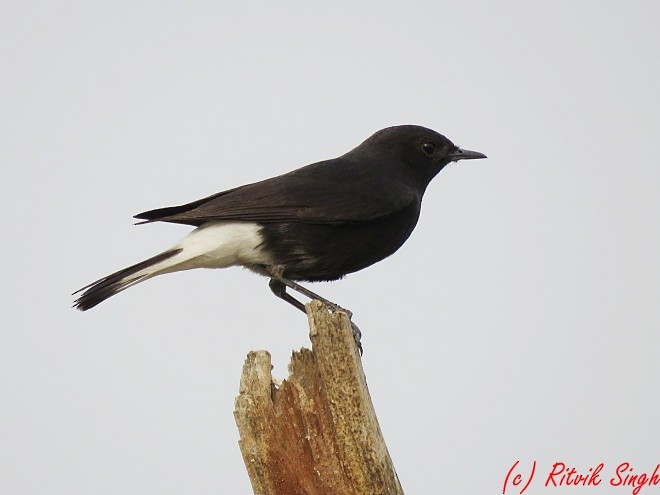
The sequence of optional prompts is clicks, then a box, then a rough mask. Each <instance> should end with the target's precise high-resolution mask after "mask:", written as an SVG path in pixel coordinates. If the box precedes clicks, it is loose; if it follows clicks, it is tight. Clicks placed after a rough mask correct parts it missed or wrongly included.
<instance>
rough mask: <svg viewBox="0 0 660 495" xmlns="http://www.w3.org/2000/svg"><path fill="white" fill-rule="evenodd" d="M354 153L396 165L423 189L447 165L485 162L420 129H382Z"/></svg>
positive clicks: (441, 136)
mask: <svg viewBox="0 0 660 495" xmlns="http://www.w3.org/2000/svg"><path fill="white" fill-rule="evenodd" d="M353 152H357V153H360V154H363V153H365V154H367V155H368V156H369V158H370V159H371V160H377V161H379V162H380V163H382V164H392V165H394V166H395V167H396V168H397V170H400V171H401V172H403V173H404V175H405V176H406V177H410V178H411V179H414V180H415V181H416V182H418V183H419V184H420V185H422V186H423V187H424V188H425V187H426V186H427V185H428V183H429V182H431V179H433V177H435V176H436V175H437V174H438V172H440V170H442V169H443V168H444V167H445V165H447V164H448V163H451V162H456V161H458V160H476V159H479V158H486V155H484V154H483V153H479V152H478V151H470V150H465V149H462V148H459V147H458V146H456V145H455V144H454V143H452V142H451V141H450V140H449V139H447V138H446V137H445V136H443V135H442V134H439V133H437V132H435V131H433V130H431V129H427V128H425V127H421V126H417V125H400V126H394V127H387V128H385V129H382V130H380V131H378V132H376V133H375V134H374V135H373V136H371V137H370V138H369V139H367V140H366V141H364V142H363V143H362V144H361V145H360V146H358V147H357V148H356V149H355V150H353Z"/></svg>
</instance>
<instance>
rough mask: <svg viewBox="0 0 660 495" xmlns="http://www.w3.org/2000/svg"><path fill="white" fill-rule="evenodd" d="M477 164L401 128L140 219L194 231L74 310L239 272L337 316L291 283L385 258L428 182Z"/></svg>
mask: <svg viewBox="0 0 660 495" xmlns="http://www.w3.org/2000/svg"><path fill="white" fill-rule="evenodd" d="M482 158H486V155H484V154H483V153H480V152H477V151H470V150H466V149H462V148H460V147H458V146H456V145H455V144H454V143H452V142H451V141H450V140H449V139H448V138H446V137H445V136H443V135H442V134H439V133H438V132H436V131H433V130H431V129H427V128H425V127H422V126H418V125H399V126H393V127H387V128H385V129H381V130H379V131H377V132H376V133H374V134H373V135H372V136H371V137H369V138H368V139H366V140H365V141H364V142H363V143H362V144H360V145H358V146H357V147H356V148H354V149H352V150H351V151H349V152H347V153H345V154H344V155H342V156H339V157H337V158H333V159H329V160H324V161H320V162H317V163H313V164H311V165H307V166H304V167H302V168H298V169H296V170H293V171H291V172H288V173H285V174H283V175H279V176H277V177H273V178H270V179H266V180H262V181H259V182H254V183H251V184H247V185H243V186H240V187H236V188H233V189H229V190H226V191H222V192H219V193H216V194H213V195H211V196H208V197H206V198H203V199H199V200H197V201H193V202H191V203H187V204H183V205H180V206H171V207H165V208H158V209H155V210H149V211H145V212H143V213H139V214H137V215H135V217H134V218H136V219H138V220H141V221H140V222H138V224H145V223H153V222H169V223H176V224H185V225H189V226H192V227H195V229H194V230H192V231H191V232H190V233H189V234H188V236H186V237H185V238H184V239H182V240H181V241H180V242H178V243H177V244H175V245H174V246H172V247H171V248H169V249H167V250H165V251H163V252H162V253H160V254H157V255H155V256H153V257H151V258H148V259H146V260H144V261H141V262H139V263H136V264H134V265H132V266H129V267H127V268H124V269H122V270H119V271H117V272H115V273H112V274H110V275H107V276H105V277H103V278H101V279H99V280H97V281H95V282H92V283H91V284H89V285H87V286H85V287H83V288H82V289H80V290H78V291H76V292H74V295H76V294H79V296H78V298H77V299H76V300H75V301H74V304H73V307H74V308H77V309H79V310H81V311H86V310H88V309H91V308H93V307H94V306H96V305H98V304H99V303H101V302H103V301H105V300H106V299H108V298H109V297H111V296H114V295H115V294H117V293H119V292H122V291H124V290H125V289H128V288H129V287H132V286H134V285H136V284H138V283H141V282H144V281H145V280H148V279H150V278H153V277H155V276H157V275H163V274H166V273H172V272H178V271H182V270H189V269H194V268H227V267H230V266H242V267H245V268H247V269H249V270H251V271H253V272H255V273H257V274H259V275H263V276H265V277H267V278H269V287H270V289H271V291H272V292H273V293H274V294H275V295H276V296H277V297H279V298H280V299H283V300H284V301H286V302H288V303H289V304H291V305H293V306H294V307H296V308H297V309H300V310H302V311H305V307H304V304H303V303H302V302H300V301H299V300H298V299H296V298H295V297H293V296H292V295H291V294H290V293H289V292H287V289H291V290H293V291H296V292H298V293H300V294H302V295H304V296H306V297H309V298H312V299H319V300H321V301H323V302H325V303H327V304H329V305H333V307H335V308H340V307H339V306H338V305H336V304H334V303H331V302H330V301H327V300H326V299H324V298H322V297H321V296H319V295H318V294H316V293H314V292H312V291H311V290H309V289H307V288H305V287H303V286H301V285H300V284H298V282H327V281H333V280H338V279H341V278H343V277H344V276H345V275H348V274H350V273H354V272H356V271H358V270H362V269H364V268H367V267H369V266H371V265H373V264H374V263H377V262H379V261H381V260H383V259H385V258H387V257H388V256H390V255H391V254H393V253H394V252H395V251H397V250H398V249H399V248H400V247H401V246H402V245H403V243H404V242H405V241H406V240H407V239H408V237H409V236H410V234H411V233H412V231H413V229H414V228H415V226H416V224H417V221H418V219H419V215H420V211H421V204H422V197H423V196H424V193H425V191H426V188H427V186H428V185H429V183H430V182H431V180H432V179H433V178H434V177H435V176H436V175H437V174H438V173H439V172H440V171H441V170H442V169H443V168H444V167H445V166H446V165H448V164H449V163H451V162H457V161H459V160H474V159H482ZM349 313H350V312H349ZM355 331H358V332H359V330H357V327H354V332H355Z"/></svg>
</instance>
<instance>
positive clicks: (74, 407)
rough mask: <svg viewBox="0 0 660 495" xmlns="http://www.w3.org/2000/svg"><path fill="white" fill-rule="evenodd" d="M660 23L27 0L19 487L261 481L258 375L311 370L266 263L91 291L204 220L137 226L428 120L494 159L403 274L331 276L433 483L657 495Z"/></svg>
mask: <svg viewBox="0 0 660 495" xmlns="http://www.w3.org/2000/svg"><path fill="white" fill-rule="evenodd" d="M659 14H660V4H659V3H658V2H657V1H648V2H645V1H631V2H604V1H590V2H588V1H587V2H575V1H561V0H559V1H558V0H553V1H552V2H527V1H518V2H515V1H511V2H486V1H482V2H472V1H461V2H396V3H395V2H383V1H378V2H360V3H359V4H356V3H355V2H350V3H349V2H332V3H331V4H329V5H326V6H319V5H312V4H310V3H309V2H257V3H246V2H233V3H232V4H230V3H229V2H224V3H223V2H181V3H179V4H176V3H174V2H144V1H137V2H136V1H130V2H128V1H123V0H122V1H115V2H55V1H48V2H44V1H41V2H39V1H37V2H15V1H7V0H5V1H4V2H2V5H1V7H0V18H1V19H2V20H1V21H0V29H1V46H0V50H1V52H0V55H1V63H2V76H1V77H0V89H1V93H0V102H1V105H2V106H1V108H0V125H1V136H0V165H1V168H0V181H1V182H0V187H1V190H2V194H1V195H0V202H1V203H2V210H1V215H2V219H1V220H2V232H3V234H2V248H1V249H2V259H3V263H2V265H1V268H0V270H1V272H0V276H1V283H0V291H1V298H0V300H1V304H2V324H1V325H2V329H1V333H0V339H1V340H0V380H1V382H0V457H1V458H0V492H2V493H3V494H12V495H13V494H46V493H47V494H146V493H158V494H183V493H186V494H191V493H195V494H214V493H245V494H247V493H252V491H251V488H250V485H249V481H248V477H247V474H246V472H245V469H244V466H243V461H242V458H241V455H240V452H239V449H238V446H237V440H238V434H237V431H236V427H235V424H234V418H233V414H232V411H233V403H234V398H235V396H236V394H237V392H238V383H239V377H240V373H241V366H242V363H243V360H244V358H245V355H246V354H247V352H248V351H250V350H256V349H268V350H269V351H270V352H271V353H272V354H273V361H274V364H275V374H276V375H277V376H278V377H280V378H284V377H285V376H286V365H287V362H288V359H289V355H290V352H291V350H292V349H299V348H300V347H302V346H306V345H308V337H307V327H306V320H305V317H304V316H303V315H302V314H300V313H298V312H296V311H295V310H294V309H292V308H291V307H289V306H287V305H286V304H284V303H283V302H281V301H279V300H277V299H276V298H275V297H273V296H272V295H271V293H270V291H269V290H268V287H267V281H266V280H265V279H262V278H259V277H257V276H256V275H254V274H252V273H250V272H248V271H246V270H240V269H229V270H222V271H194V272H188V273H179V274H174V275H167V276H164V277H160V278H157V279H154V280H150V281H148V282H146V283H145V284H141V285H139V286H137V287H135V288H133V289H131V290H129V291H126V292H124V293H122V294H120V295H118V296H117V297H114V298H112V299H110V300H109V301H107V302H105V303H104V304H102V305H101V306H99V307H97V308H95V309H94V310H92V311H89V312H87V313H80V312H78V311H75V310H72V309H70V306H71V303H72V300H73V298H72V297H71V296H70V294H71V292H73V291H74V290H76V289H78V288H79V287H81V286H83V285H86V284H87V283H89V282H91V281H93V280H95V279H97V278H99V277H101V276H103V275H106V274H107V273H109V272H112V271H115V270H117V269H119V268H122V267H124V266H126V265H129V264H132V263H135V262H137V261H140V260H141V259H144V258H146V257H149V256H152V255H154V254H156V253H158V252H160V251H161V250H163V249H165V248H167V247H169V246H170V245H171V244H173V243H175V242H176V241H178V240H179V239H180V238H181V237H183V236H185V235H186V234H187V232H188V231H189V230H190V229H189V228H187V227H184V226H176V225H164V224H163V225H160V224H156V225H147V226H141V227H134V226H133V225H132V223H133V219H132V218H131V217H132V215H133V214H135V213H138V212H140V211H143V210H147V209H151V208H156V207H161V206H169V205H173V204H181V203H184V202H188V201H191V200H194V199H198V198H200V197H203V196H206V195H209V194H212V193H214V192H217V191H220V190H223V189H228V188H231V187H235V186H237V185H240V184H244V183H247V182H252V181H256V180H260V179H263V178H266V177H270V176H273V175H277V174H281V173H284V172H286V171H289V170H291V169H293V168H296V167H298V166H302V165H305V164H307V163H311V162H314V161H318V160H321V159H326V158H331V157H334V156H338V155H340V154H343V153H344V152H346V151H348V150H349V149H351V148H353V147H354V146H356V145H357V144H359V143H360V142H362V141H363V140H364V139H365V138H367V137H368V136H369V135H371V134H372V133H373V132H374V131H376V130H378V129H380V128H383V127H386V126H390V125H394V124H403V123H415V124H421V125H424V126H427V127H431V128H433V129H435V130H438V131H439V132H442V133H443V134H446V135H447V136H448V137H449V138H450V139H452V140H453V141H454V142H455V143H457V144H459V145H461V146H463V147H465V148H468V149H475V150H478V151H482V152H484V153H486V154H487V155H488V160H480V161H472V162H463V163H460V164H457V165H451V166H449V167H447V168H446V169H445V170H443V171H442V173H441V174H440V175H439V176H438V177H437V178H436V179H435V181H434V182H433V183H432V184H431V186H430V187H429V189H428V190H427V193H426V197H425V198H424V204H423V209H422V210H423V211H422V216H421V219H420V222H419V224H418V226H417V229H416V230H415V232H414V233H413V235H412V237H411V238H410V239H409V241H408V242H407V243H406V244H405V246H404V247H403V248H401V250H400V251H399V252H397V253H396V254H395V255H394V256H393V257H391V258H390V259H387V260H385V261H384V262H382V263H380V264H378V265H376V266H373V267H371V268H370V269H368V270H365V271H362V272H360V273H357V274H354V275H351V276H349V277H348V278H346V279H345V280H343V281H341V282H335V283H331V284H318V285H313V286H312V288H313V289H314V290H317V291H318V292H320V293H321V294H323V295H325V296H326V297H328V298H329V299H332V300H336V301H337V302H339V303H341V304H342V305H344V306H345V307H348V308H350V309H351V310H353V312H354V313H355V316H354V321H355V322H356V323H357V324H358V325H360V327H361V329H362V331H363V333H364V337H363V344H364V347H365V354H364V358H363V363H364V369H365V372H366V375H367V379H368V383H369V388H370V391H371V394H372V398H373V401H374V404H375V407H376V411H377V413H378V417H379V420H380V424H381V427H382V430H383V433H384V435H385V439H386V441H387V443H388V448H389V450H390V453H391V455H392V458H393V460H394V464H395V466H396V468H397V472H398V474H399V478H400V480H401V483H402V485H403V487H404V490H406V492H407V493H411V494H423V493H501V492H502V484H503V482H504V478H505V476H506V473H507V471H508V470H509V468H510V467H511V465H512V464H513V463H514V462H515V461H517V460H520V461H521V468H520V469H519V471H521V472H522V473H523V474H525V473H526V472H527V470H528V469H529V467H530V466H531V463H532V462H533V461H535V460H536V461H537V463H538V466H537V477H536V478H535V480H534V481H533V482H532V485H531V487H530V489H528V491H527V493H552V492H557V489H552V488H545V487H543V482H544V479H545V475H547V473H548V472H549V471H550V469H551V467H552V464H553V463H554V462H565V463H566V464H567V465H569V466H574V467H576V468H577V469H578V470H581V471H587V470H588V469H589V468H590V467H594V466H596V465H597V464H599V463H601V462H604V463H605V468H604V471H603V476H602V478H603V479H604V482H603V483H602V484H601V486H600V487H599V488H598V489H594V488H574V489H573V491H574V492H575V493H578V492H581V493H582V492H584V493H595V491H598V493H630V489H629V488H617V489H614V488H610V487H608V486H606V483H607V480H608V479H609V478H610V477H611V475H612V473H613V471H614V469H615V467H616V465H618V464H619V463H620V462H623V461H629V462H631V463H632V466H633V468H634V470H635V471H634V472H636V473H641V472H644V471H647V472H648V471H652V470H653V469H654V468H655V466H656V464H657V463H660V449H659V448H658V446H659V445H660V422H659V421H658V418H659V417H660V394H659V390H658V383H659V378H660V359H659V356H658V352H659V350H660V336H659V334H660V328H659V327H660V304H659V301H660V265H659V256H658V253H660V240H659V231H660V228H659V223H660V222H659V218H660V199H659V195H658V189H659V186H660V173H659V172H658V156H659V155H660V144H659V143H660V140H659V139H658V134H659V133H660V117H659V115H660V96H658V93H659V89H658V88H660V35H659V34H658V33H659V29H658V25H659V22H660V21H659V19H660V16H659ZM654 490H655V491H654ZM657 490H658V488H647V489H646V491H648V493H651V492H653V493H655V492H657ZM573 491H572V492H573ZM507 493H514V491H513V489H512V488H510V489H509V491H507ZM642 493H644V490H643V491H642Z"/></svg>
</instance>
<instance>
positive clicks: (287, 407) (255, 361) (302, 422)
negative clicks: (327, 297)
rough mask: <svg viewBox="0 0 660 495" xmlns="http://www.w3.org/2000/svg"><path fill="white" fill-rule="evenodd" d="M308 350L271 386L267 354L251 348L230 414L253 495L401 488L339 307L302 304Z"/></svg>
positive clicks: (355, 494)
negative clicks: (234, 420)
mask: <svg viewBox="0 0 660 495" xmlns="http://www.w3.org/2000/svg"><path fill="white" fill-rule="evenodd" d="M306 309H307V316H308V319H309V328H310V338H311V340H312V349H313V351H310V350H309V349H301V350H300V352H294V353H293V355H292V358H291V363H290V364H289V373H290V375H289V377H288V378H287V379H286V380H284V381H283V382H282V384H281V385H280V386H277V385H276V384H275V382H274V381H273V379H272V377H271V374H270V372H271V368H272V367H271V361H270V354H269V353H268V352H266V351H258V352H250V354H248V356H247V359H246V361H245V365H244V366H243V374H242V377H241V385H240V393H239V396H238V397H237V398H236V408H235V412H234V415H235V418H236V423H237V425H238V429H239V432H240V441H239V445H240V448H241V452H242V454H243V460H244V461H245V465H246V467H247V470H248V475H249V476H250V480H251V481H252V488H253V490H254V493H255V494H256V495H303V494H304V495H329V494H332V495H335V494H338V495H343V494H347V495H348V494H351V495H380V494H392V495H398V494H403V490H402V489H401V485H400V484H399V480H398V478H397V475H396V472H395V470H394V466H393V465H392V460H391V459H390V456H389V453H388V452H387V447H386V445H385V442H384V440H383V436H382V433H381V431H380V427H379V426H378V420H377V419H376V413H375V411H374V408H373V405H372V403H371V398H370V396H369V390H368V389H367V384H366V379H365V376H364V371H363V369H362V362H361V360H360V355H359V352H358V351H357V348H356V346H355V342H354V341H353V335H352V332H351V326H350V322H349V319H348V317H347V315H346V314H345V313H343V312H331V311H329V310H328V309H327V308H326V307H325V306H324V305H323V304H321V303H320V302H318V301H312V302H311V303H309V304H308V305H307V306H306Z"/></svg>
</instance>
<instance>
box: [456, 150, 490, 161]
mask: <svg viewBox="0 0 660 495" xmlns="http://www.w3.org/2000/svg"><path fill="white" fill-rule="evenodd" d="M449 158H451V161H452V162H457V161H458V160H478V159H480V158H487V156H486V155H484V154H483V153H479V152H478V151H470V150H464V149H461V148H458V149H456V151H454V152H453V153H451V154H450V155H449Z"/></svg>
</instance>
